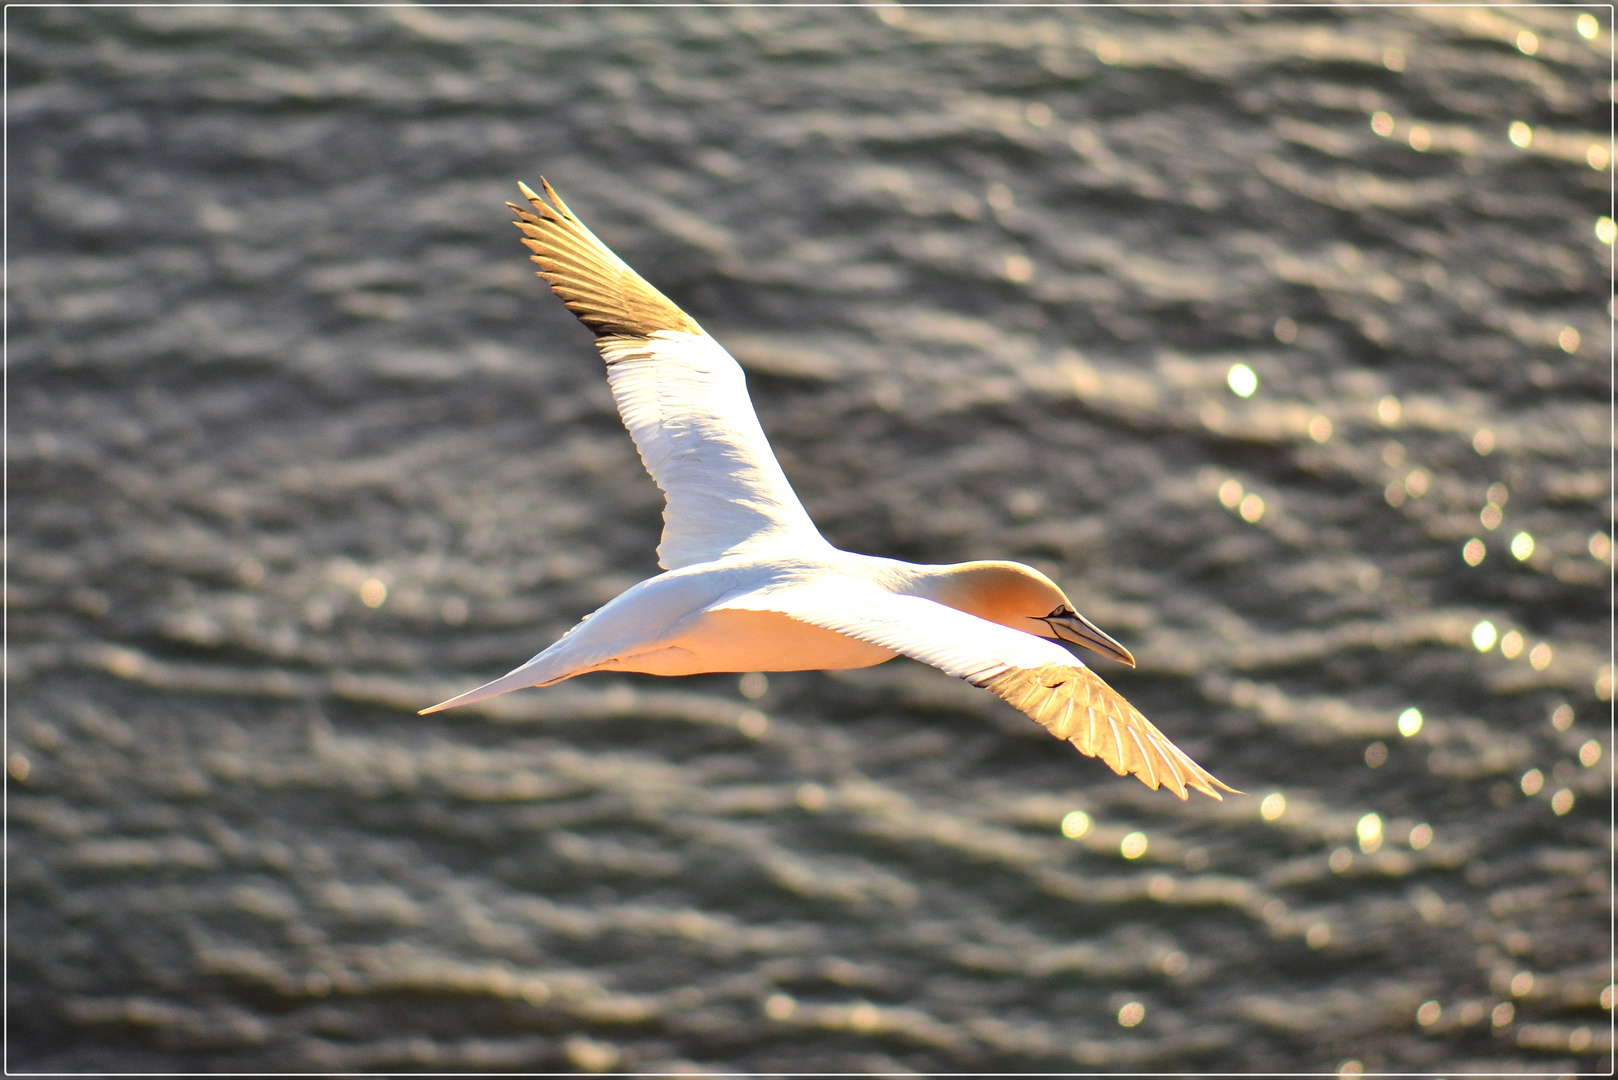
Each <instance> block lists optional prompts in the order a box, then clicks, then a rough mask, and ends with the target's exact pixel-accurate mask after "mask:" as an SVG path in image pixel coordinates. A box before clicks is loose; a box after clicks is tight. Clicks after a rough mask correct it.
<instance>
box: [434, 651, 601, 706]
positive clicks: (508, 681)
mask: <svg viewBox="0 0 1618 1080" xmlns="http://www.w3.org/2000/svg"><path fill="white" fill-rule="evenodd" d="M538 659H539V657H537V656H536V657H534V659H533V660H530V661H528V663H526V664H524V665H523V666H522V667H520V668H518V669H517V670H515V671H511V672H508V673H506V674H505V675H502V676H500V677H499V678H498V679H495V680H494V681H493V682H486V683H484V684H483V685H482V686H480V687H478V688H477V689H475V690H468V691H467V692H466V693H464V694H459V695H457V696H455V697H452V698H450V699H449V700H448V701H440V702H439V703H438V704H437V705H434V706H432V707H431V708H429V709H422V710H421V711H420V712H418V713H417V714H416V715H417V716H426V715H427V714H428V713H435V712H443V711H444V710H445V709H455V708H459V707H460V706H462V705H471V704H473V703H475V702H479V701H484V700H487V699H488V698H492V697H497V696H499V695H500V694H504V693H505V692H507V691H508V690H521V689H523V688H524V687H526V686H549V685H551V684H552V683H559V682H561V681H562V679H566V678H568V677H569V676H568V675H563V676H562V677H561V678H554V677H553V678H549V679H547V678H546V677H545V672H544V667H545V665H541V664H537V663H535V661H536V660H538Z"/></svg>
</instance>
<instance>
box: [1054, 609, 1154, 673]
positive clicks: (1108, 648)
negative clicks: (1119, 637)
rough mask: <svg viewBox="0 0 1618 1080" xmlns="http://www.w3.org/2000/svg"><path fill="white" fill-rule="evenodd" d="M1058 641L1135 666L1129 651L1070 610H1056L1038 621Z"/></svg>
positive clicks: (1093, 624)
mask: <svg viewBox="0 0 1618 1080" xmlns="http://www.w3.org/2000/svg"><path fill="white" fill-rule="evenodd" d="M1040 621H1041V622H1043V623H1044V624H1045V625H1046V626H1049V627H1050V628H1051V631H1052V632H1053V633H1054V634H1055V635H1056V636H1057V638H1058V639H1060V640H1062V641H1065V642H1067V643H1068V644H1070V645H1082V646H1084V647H1085V648H1086V649H1089V650H1091V651H1092V652H1098V653H1100V654H1101V655H1102V656H1105V657H1107V658H1108V659H1109V660H1116V661H1118V662H1119V663H1120V664H1128V665H1129V666H1130V667H1134V666H1135V658H1134V657H1133V656H1131V655H1130V653H1129V650H1128V649H1126V648H1124V647H1123V646H1122V645H1120V644H1118V643H1117V642H1116V641H1114V640H1113V639H1112V638H1111V637H1110V636H1108V635H1107V634H1106V633H1105V632H1103V631H1102V629H1101V628H1100V627H1099V626H1097V625H1096V624H1095V623H1093V622H1091V621H1090V620H1089V619H1086V618H1085V617H1084V616H1083V615H1080V614H1079V613H1078V612H1077V611H1074V610H1072V609H1071V608H1065V607H1063V608H1057V609H1056V610H1055V611H1053V612H1051V613H1050V614H1049V615H1047V616H1045V617H1044V618H1043V619H1041V620H1040Z"/></svg>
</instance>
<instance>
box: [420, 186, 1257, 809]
mask: <svg viewBox="0 0 1618 1080" xmlns="http://www.w3.org/2000/svg"><path fill="white" fill-rule="evenodd" d="M540 183H541V185H542V186H543V187H544V188H545V195H546V196H547V197H548V198H549V202H548V203H547V202H546V200H545V199H542V198H541V197H540V196H539V195H537V194H535V193H534V192H533V191H532V190H530V189H529V188H528V186H527V185H525V184H519V185H518V187H519V188H520V189H521V190H522V193H523V195H524V196H525V197H526V198H527V200H528V202H529V204H530V206H531V207H532V212H530V211H529V210H525V209H523V208H521V207H519V206H517V205H516V204H515V203H507V204H506V205H507V206H509V207H511V209H512V210H513V211H514V212H515V213H516V215H517V221H515V222H514V223H513V224H515V225H516V226H517V228H518V229H520V230H522V242H523V243H524V244H525V245H527V247H528V248H529V249H530V250H531V251H532V252H533V261H534V262H535V263H537V264H538V265H539V276H540V277H542V278H544V279H545V281H546V283H547V284H549V285H550V287H551V290H552V291H553V292H555V293H556V295H557V296H559V297H561V299H562V303H564V304H565V305H567V308H568V310H570V311H572V312H573V314H574V315H577V316H578V317H579V320H580V321H581V322H583V323H584V325H585V326H588V327H589V328H590V329H591V330H593V331H595V333H596V346H597V348H599V349H600V350H601V355H602V356H603V357H604V358H605V359H606V362H607V380H608V382H609V383H611V385H612V393H613V397H614V398H615V399H616V401H617V404H618V412H619V414H620V415H621V416H622V417H623V421H624V426H625V427H627V428H628V429H629V433H630V435H631V436H632V437H633V438H634V440H635V446H636V448H637V449H638V450H639V451H640V456H641V461H642V462H644V463H645V465H646V469H647V471H648V472H650V473H651V474H652V479H653V480H655V481H656V482H657V486H658V487H659V488H661V489H662V491H663V494H664V496H665V498H666V499H667V505H666V506H665V508H664V510H663V537H662V542H661V543H660V544H658V546H657V561H658V565H659V566H661V567H662V568H663V569H664V571H665V572H664V573H662V574H659V575H657V576H656V577H653V578H650V579H648V580H646V581H643V582H641V583H640V584H638V585H635V586H633V587H632V588H630V589H628V590H626V591H625V592H624V593H622V594H621V595H620V596H618V597H617V598H616V599H614V600H612V601H611V602H610V603H608V604H606V605H605V606H603V607H602V608H600V609H599V610H597V611H596V612H594V613H593V614H591V615H586V616H585V617H584V619H583V621H581V622H580V623H579V624H578V625H577V626H575V627H574V628H573V629H572V630H570V631H568V632H567V634H565V635H564V636H563V637H562V639H561V640H560V641H558V642H556V643H555V644H554V645H552V646H551V647H550V648H548V649H546V650H544V651H543V652H541V653H540V654H539V655H537V656H535V657H534V658H533V659H532V660H530V661H528V662H527V663H526V664H523V665H522V666H521V667H519V668H517V669H516V670H515V671H512V672H510V673H509V674H507V675H503V676H501V677H500V678H498V679H495V680H494V681H493V682H489V683H485V684H484V685H482V686H480V687H478V688H477V689H475V690H469V691H467V692H466V693H464V694H461V695H460V696H459V697H453V698H450V699H449V700H448V701H445V702H442V703H440V704H438V705H434V706H433V707H432V708H430V709H423V710H421V711H422V712H423V713H424V714H425V713H434V712H438V711H439V710H441V709H451V708H454V707H456V706H457V705H469V704H471V703H473V702H475V701H482V700H484V699H485V698H489V697H493V696H494V695H496V694H503V693H505V692H506V691H508V690H516V689H519V688H522V687H528V686H552V685H554V684H556V683H559V682H561V681H562V680H564V679H571V678H573V677H574V676H575V675H583V674H585V673H587V672H591V671H639V672H646V673H649V674H652V675H694V674H698V673H701V672H718V671H734V672H747V671H805V670H812V669H834V668H859V667H869V666H871V665H873V664H880V663H882V662H883V661H884V660H890V659H892V658H893V657H894V656H896V655H904V656H909V657H911V658H913V659H916V660H920V661H921V662H922V663H925V664H931V665H932V666H933V667H936V668H939V669H940V670H942V671H945V672H947V673H948V674H950V675H954V676H956V677H958V678H961V679H965V680H966V681H967V682H969V683H971V684H972V685H974V686H980V687H982V688H984V689H985V690H988V691H990V692H991V693H994V694H997V695H999V696H1000V697H1001V698H1004V699H1005V700H1006V701H1008V702H1010V703H1011V704H1012V705H1013V706H1015V707H1016V708H1018V709H1020V710H1022V712H1024V713H1026V714H1027V715H1028V716H1030V717H1031V718H1033V719H1034V720H1036V721H1038V722H1039V723H1040V724H1043V725H1044V726H1045V727H1046V728H1047V729H1049V730H1050V732H1051V734H1053V735H1055V736H1056V737H1057V738H1059V739H1066V740H1067V741H1068V742H1071V743H1072V744H1073V745H1074V746H1076V747H1077V748H1078V749H1079V751H1080V752H1081V753H1084V754H1087V755H1089V756H1091V757H1099V758H1101V759H1102V760H1103V761H1105V762H1106V763H1107V764H1108V765H1109V766H1111V767H1112V770H1113V771H1114V772H1116V773H1118V774H1119V775H1120V776H1122V775H1124V774H1125V773H1133V774H1134V775H1135V776H1137V777H1139V778H1140V779H1141V781H1142V782H1144V783H1145V784H1146V786H1148V787H1150V788H1153V789H1156V788H1157V787H1158V786H1159V785H1163V786H1166V787H1168V789H1169V790H1170V791H1172V792H1174V793H1175V794H1176V795H1178V796H1179V797H1180V798H1181V799H1184V798H1185V797H1186V791H1187V789H1188V788H1196V789H1197V790H1198V791H1201V792H1203V793H1205V794H1207V795H1210V796H1212V797H1213V798H1215V799H1220V798H1222V796H1221V795H1220V794H1219V790H1217V789H1223V790H1225V791H1230V792H1235V791H1236V789H1235V788H1232V787H1228V786H1227V785H1225V784H1223V783H1221V782H1220V781H1218V780H1216V779H1214V777H1213V776H1212V775H1210V774H1209V773H1208V772H1207V771H1205V770H1204V769H1203V768H1202V767H1201V766H1199V765H1198V764H1197V763H1196V762H1194V761H1192V760H1191V758H1190V757H1188V756H1187V755H1186V754H1185V753H1184V752H1183V751H1181V750H1180V748H1179V747H1177V746H1175V745H1174V744H1173V743H1172V742H1170V741H1169V740H1168V739H1167V738H1166V737H1164V735H1163V733H1162V732H1160V731H1158V730H1157V728H1155V727H1153V726H1152V724H1151V723H1150V722H1149V721H1148V720H1147V719H1146V718H1145V717H1144V716H1142V715H1141V714H1140V713H1139V712H1138V711H1137V710H1136V709H1135V708H1134V706H1132V705H1130V704H1129V702H1127V701H1125V700H1124V699H1123V697H1122V696H1121V695H1119V694H1118V693H1117V691H1115V690H1113V689H1112V688H1111V687H1110V686H1108V685H1107V684H1106V683H1104V682H1102V681H1101V679H1100V678H1099V677H1097V676H1096V675H1095V673H1094V672H1092V671H1091V670H1090V669H1089V668H1087V667H1085V665H1084V664H1083V663H1081V662H1080V661H1079V660H1078V659H1077V658H1076V657H1075V656H1074V655H1072V654H1071V653H1070V652H1068V650H1067V649H1065V648H1063V647H1062V645H1060V644H1058V642H1065V643H1067V644H1071V645H1082V646H1084V647H1085V648H1087V649H1091V650H1094V651H1095V652H1098V653H1100V654H1101V655H1103V656H1106V657H1109V658H1110V659H1113V660H1117V661H1119V662H1121V663H1124V664H1128V665H1129V666H1130V667H1134V666H1135V659H1134V657H1132V656H1131V655H1130V654H1129V650H1128V649H1125V648H1124V647H1123V646H1122V645H1120V644H1118V642H1116V641H1114V640H1113V639H1112V638H1111V637H1109V636H1107V635H1106V634H1105V633H1103V632H1102V631H1101V630H1100V629H1098V628H1097V627H1096V626H1095V624H1094V623H1092V622H1090V620H1089V619H1086V618H1085V617H1084V616H1083V615H1080V614H1079V613H1078V612H1077V611H1075V610H1074V609H1073V605H1072V604H1071V603H1070V602H1069V601H1068V598H1067V597H1066V596H1065V595H1064V594H1063V592H1062V590H1061V589H1059V588H1058V587H1057V586H1056V584H1055V583H1054V582H1052V581H1051V580H1050V579H1049V578H1047V577H1046V576H1045V575H1044V574H1041V573H1040V572H1039V571H1038V570H1035V569H1034V568H1032V567H1030V566H1023V565H1022V564H1020V563H1014V562H967V563H957V564H954V565H948V566H919V565H916V564H913V563H907V562H900V561H898V560H895V559H883V558H877V557H875V556H871V555H858V554H853V553H851V552H846V551H839V550H838V549H837V548H834V547H832V546H831V544H829V543H827V541H826V540H825V538H823V537H822V536H821V535H820V531H819V530H818V529H816V528H815V524H814V522H812V521H810V520H809V515H808V513H807V512H806V511H805V510H804V508H803V505H802V504H801V503H800V502H799V501H798V497H797V495H795V494H794V493H793V491H792V487H791V485H790V484H788V483H787V478H786V474H784V473H783V472H782V471H781V466H780V465H779V464H778V463H777V462H776V460H775V454H774V453H773V452H772V451H771V450H770V444H769V442H768V440H766V439H765V437H764V431H763V429H762V428H760V427H759V423H758V417H757V415H756V414H755V413H754V412H753V403H752V401H751V400H750V399H749V397H748V395H747V384H746V381H745V380H744V378H743V376H742V369H741V367H740V366H739V365H738V364H737V363H736V361H735V360H734V359H732V358H731V356H730V354H729V353H727V352H726V351H725V350H724V349H723V348H722V347H720V345H719V343H718V342H717V341H715V340H714V339H713V338H711V337H709V336H708V335H707V334H706V333H704V332H703V329H702V327H700V326H698V325H697V323H696V320H694V319H692V318H691V316H689V315H687V314H686V313H685V312H684V311H681V310H680V309H679V307H677V306H676V305H675V304H674V303H673V302H672V301H671V300H669V299H668V297H666V296H664V295H663V294H662V293H660V292H658V291H657V289H655V288H653V287H652V285H651V284H650V283H648V282H647V281H646V280H645V279H644V278H642V277H641V276H640V275H639V274H637V273H635V271H634V270H631V269H630V268H629V266H628V264H626V263H625V262H624V261H623V260H622V259H620V258H618V256H617V255H614V254H613V253H612V251H610V250H609V249H608V248H607V246H606V245H605V244H603V243H602V242H601V241H600V240H598V239H597V238H596V236H595V234H594V233H592V232H591V231H590V230H589V229H588V228H586V227H585V225H584V223H583V222H581V221H580V220H579V219H578V217H577V216H576V215H574V214H573V212H572V211H570V210H569V209H568V208H567V205H566V204H565V203H563V202H562V200H561V199H560V198H559V197H558V196H557V194H556V192H555V190H553V189H552V188H551V186H550V184H548V183H546V182H545V181H544V179H543V178H541V180H540Z"/></svg>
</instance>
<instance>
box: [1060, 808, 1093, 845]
mask: <svg viewBox="0 0 1618 1080" xmlns="http://www.w3.org/2000/svg"><path fill="white" fill-rule="evenodd" d="M1089 831H1090V815H1089V814H1086V813H1085V812H1084V811H1083V810H1074V811H1073V812H1072V813H1070V814H1068V815H1067V816H1066V817H1064V818H1063V819H1062V835H1063V836H1065V837H1067V838H1068V839H1069V840H1077V839H1078V838H1079V837H1081V836H1083V835H1084V834H1085V833H1087V832H1089Z"/></svg>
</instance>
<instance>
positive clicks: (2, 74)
mask: <svg viewBox="0 0 1618 1080" xmlns="http://www.w3.org/2000/svg"><path fill="white" fill-rule="evenodd" d="M1434 6H1442V7H1455V8H1484V9H1495V8H1566V9H1570V10H1571V9H1577V8H1605V9H1606V10H1607V12H1608V16H1609V17H1608V26H1609V30H1610V31H1618V26H1614V23H1615V18H1614V5H1613V4H1611V3H1607V4H1599V3H1597V4H1579V3H1572V4H1564V3H1551V2H1542V3H1493V4H1479V3H1463V4H1445V3H1442V0H1439V2H1438V3H1387V2H1381V3H1365V4H1355V3H1343V2H1330V0H1328V2H1324V3H1299V2H1278V3H1218V2H1204V3H1194V2H1150V3H1129V2H1124V3H1097V2H1068V3H1039V2H1035V3H1022V2H1017V0H1007V2H1005V3H976V2H966V3H897V2H882V3H870V2H858V0H856V2H854V3H827V2H801V0H784V2H781V3H757V2H739V3H714V2H707V3H703V2H678V0H657V2H652V3H630V2H620V0H606V2H601V3H543V2H539V3H488V4H476V3H471V4H468V3H424V4H413V3H375V4H368V3H341V2H332V3H284V4H278V3H258V2H244V3H224V2H217V0H214V2H203V3H195V4H187V3H164V2H151V3H108V2H96V3H54V4H47V3H7V4H5V5H4V7H5V12H4V16H3V17H0V110H3V118H0V119H3V123H0V170H3V176H0V212H3V213H4V215H5V226H4V230H3V233H0V310H3V315H4V317H3V319H0V473H3V475H0V595H6V596H9V594H10V570H11V559H10V553H11V545H10V539H11V531H10V520H11V519H10V509H11V503H10V497H11V483H10V482H11V462H10V449H11V441H10V438H11V435H10V421H11V397H10V392H11V382H10V377H11V353H10V330H11V304H10V283H11V277H10V266H11V262H10V259H11V252H10V240H11V231H10V225H11V215H10V206H11V111H10V100H11V99H10V92H11V83H10V63H11V50H10V40H11V39H10V34H11V23H10V17H11V9H12V8H13V7H18V8H57V7H83V8H186V7H197V8H362V9H363V8H382V9H385V8H448V9H455V10H461V9H468V10H477V9H481V8H495V9H525V8H534V9H572V10H582V9H588V8H642V7H644V8H717V9H720V10H727V9H731V8H746V7H762V8H833V9H838V10H848V11H853V10H859V9H862V8H871V9H874V8H916V9H927V10H939V9H943V10H952V9H957V8H960V9H980V8H1014V9H1020V8H1029V9H1065V8H1221V9H1224V8H1229V9H1242V8H1254V9H1261V10H1270V9H1277V8H1285V9H1291V8H1328V7H1343V8H1350V9H1355V10H1358V9H1362V8H1424V7H1434ZM1607 65H1608V76H1607V82H1608V87H1609V94H1608V97H1609V102H1608V161H1609V162H1611V163H1613V164H1612V165H1611V166H1610V168H1611V177H1612V179H1609V181H1608V191H1607V203H1608V216H1609V217H1611V218H1613V219H1614V220H1618V186H1615V182H1618V156H1615V155H1614V153H1613V151H1614V150H1615V149H1618V110H1615V109H1614V108H1613V104H1614V103H1613V101H1612V99H1613V98H1614V97H1618V50H1615V51H1613V52H1611V53H1609V56H1608V59H1607ZM1607 263H1608V282H1609V285H1608V293H1609V297H1608V307H1607V312H1608V391H1607V399H1608V405H1607V410H1608V432H1609V434H1611V433H1613V432H1618V245H1609V250H1608V254H1607ZM1609 445H1612V446H1613V447H1614V449H1613V450H1609V453H1608V498H1609V503H1608V505H1609V507H1613V506H1618V452H1614V450H1618V444H1613V443H1609ZM1615 523H1618V516H1611V517H1609V520H1608V525H1609V529H1610V531H1609V535H1613V536H1615V537H1618V524H1615ZM1615 581H1618V577H1615V570H1614V568H1612V567H1609V570H1608V582H1609V587H1608V593H1607V595H1608V646H1607V663H1608V672H1609V684H1610V680H1611V675H1610V673H1611V672H1612V669H1613V663H1614V661H1615V660H1618V587H1614V582H1615ZM10 614H11V611H10V605H9V604H8V603H7V604H0V745H3V748H4V749H3V752H4V753H5V754H6V761H5V766H6V767H7V768H8V769H9V766H10V738H11V723H10V709H9V706H10V688H11V680H10V658H11V638H10ZM1608 732H1609V745H1613V746H1614V748H1615V749H1618V700H1614V699H1613V698H1612V697H1611V696H1609V700H1608ZM1611 771H1612V767H1609V772H1611ZM10 800H11V785H10V784H9V783H8V782H5V780H4V779H0V812H3V813H4V815H5V819H4V820H3V821H0V842H3V843H4V845H5V847H4V857H3V858H0V895H3V897H4V904H3V910H0V933H3V934H4V941H3V942H0V966H3V967H4V983H5V984H4V986H3V987H0V1007H3V1008H4V1010H5V1016H4V1017H3V1018H0V1035H3V1042H4V1046H3V1047H0V1067H3V1069H4V1075H6V1076H102V1075H105V1074H104V1073H86V1072H60V1073H44V1072H38V1073H36V1072H24V1073H13V1072H12V1071H11V1063H10V1052H11V1008H10V994H11V930H10V917H11V876H10V875H11V831H10V830H11V821H10V818H11V815H10ZM1607 818H1608V830H1609V833H1608V835H1609V836H1611V835H1612V834H1613V832H1614V831H1615V830H1618V786H1609V789H1608V797H1607ZM1608 850H1609V854H1608V897H1609V898H1614V897H1618V846H1615V845H1611V844H1609V845H1608ZM1615 915H1618V908H1615ZM1608 976H1609V978H1608V986H1609V987H1611V986H1613V985H1615V984H1618V977H1615V976H1618V941H1614V943H1613V954H1612V957H1611V958H1610V959H1609V969H1608ZM1607 1024H1608V1030H1609V1034H1612V1035H1614V1036H1615V1037H1614V1038H1613V1040H1612V1041H1614V1042H1618V1009H1610V1010H1608V1018H1607ZM1451 1072H1453V1070H1445V1072H1444V1073H1418V1072H1367V1073H1362V1074H1360V1075H1363V1076H1435V1077H1436V1076H1443V1075H1446V1074H1448V1073H1451ZM117 1075H119V1076H309V1075H320V1074H318V1073H286V1072H223V1073H222V1072H206V1073H176V1072H172V1071H166V1072H132V1073H118V1074H117ZM346 1075H350V1076H381V1077H388V1076H392V1075H394V1074H393V1073H369V1072H361V1073H348V1074H346ZM413 1075H417V1076H571V1075H575V1074H573V1073H551V1072H541V1073H509V1072H507V1073H476V1072H453V1073H415V1074H413ZM597 1075H601V1076H614V1077H617V1076H687V1075H689V1074H688V1073H653V1072H634V1073H599V1074H597ZM719 1075H721V1076H738V1077H745V1076H763V1075H769V1076H794V1077H797V1076H805V1077H808V1076H825V1075H839V1076H913V1075H914V1074H913V1073H837V1074H826V1073H780V1072H771V1073H768V1074H763V1073H746V1072H726V1071H720V1072H719ZM930 1075H933V1076H950V1077H955V1076H962V1077H965V1076H1008V1077H1048V1076H1063V1075H1068V1074H1066V1073H1061V1072H1055V1073H1051V1072H1044V1073H932V1074H930ZM1113 1075H1119V1076H1171V1077H1172V1076H1183V1075H1185V1074H1184V1073H1183V1072H1170V1073H1117V1074H1113ZM1198 1075H1201V1076H1256V1075H1268V1076H1327V1077H1331V1076H1339V1075H1341V1074H1340V1072H1296V1073H1291V1072H1286V1073H1245V1072H1240V1073H1228V1072H1206V1071H1202V1070H1198ZM1513 1075H1517V1076H1567V1075H1570V1074H1568V1073H1566V1072H1564V1071H1561V1070H1556V1071H1553V1072H1522V1073H1515V1074H1513ZM1571 1075H1576V1076H1600V1075H1611V1073H1574V1074H1571Z"/></svg>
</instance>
